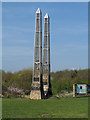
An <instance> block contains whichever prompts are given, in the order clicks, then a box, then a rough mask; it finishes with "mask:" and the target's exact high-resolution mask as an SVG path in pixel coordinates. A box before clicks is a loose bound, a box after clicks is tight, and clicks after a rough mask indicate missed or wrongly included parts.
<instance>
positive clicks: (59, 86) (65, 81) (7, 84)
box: [2, 69, 88, 96]
mask: <svg viewBox="0 0 90 120" xmlns="http://www.w3.org/2000/svg"><path fill="white" fill-rule="evenodd" d="M31 83H32V70H31V69H26V70H21V71H18V72H15V73H11V72H4V71H2V85H3V86H2V87H3V95H5V94H6V93H7V92H8V93H9V95H11V96H12V95H14V93H13V92H10V90H8V88H9V89H10V88H12V87H13V88H17V89H20V90H21V91H22V90H23V92H24V93H25V94H29V93H30V89H31ZM74 83H85V84H87V83H88V69H85V70H64V71H57V72H52V73H51V85H52V91H53V94H54V95H55V94H57V93H60V91H61V90H72V86H73V84H74ZM16 94H17V93H16Z"/></svg>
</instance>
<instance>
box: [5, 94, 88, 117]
mask: <svg viewBox="0 0 90 120" xmlns="http://www.w3.org/2000/svg"><path fill="white" fill-rule="evenodd" d="M87 117H88V97H82V98H72V96H71V97H65V98H55V97H53V98H50V99H47V100H30V99H23V98H22V99H21V98H3V118H87Z"/></svg>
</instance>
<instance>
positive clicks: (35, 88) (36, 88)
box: [30, 8, 43, 99]
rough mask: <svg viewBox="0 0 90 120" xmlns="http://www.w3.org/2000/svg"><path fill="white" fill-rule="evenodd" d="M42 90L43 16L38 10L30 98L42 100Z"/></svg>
mask: <svg viewBox="0 0 90 120" xmlns="http://www.w3.org/2000/svg"><path fill="white" fill-rule="evenodd" d="M42 89H43V88H42V14H41V11H40V9H39V8H38V10H37V11H36V31H35V50H34V68H33V80H32V88H31V94H30V98H31V99H42V91H43V90H42Z"/></svg>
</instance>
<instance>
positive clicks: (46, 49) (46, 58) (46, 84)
mask: <svg viewBox="0 0 90 120" xmlns="http://www.w3.org/2000/svg"><path fill="white" fill-rule="evenodd" d="M49 19H50V18H49V16H48V14H47V13H46V15H45V17H44V44H43V90H44V95H45V98H48V97H50V96H51V95H52V90H51V83H50V23H49Z"/></svg>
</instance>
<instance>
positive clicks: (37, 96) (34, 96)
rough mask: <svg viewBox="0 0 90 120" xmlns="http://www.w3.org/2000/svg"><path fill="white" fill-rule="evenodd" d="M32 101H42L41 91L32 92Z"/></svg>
mask: <svg viewBox="0 0 90 120" xmlns="http://www.w3.org/2000/svg"><path fill="white" fill-rule="evenodd" d="M30 99H42V98H41V91H40V90H32V91H31V93H30Z"/></svg>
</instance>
